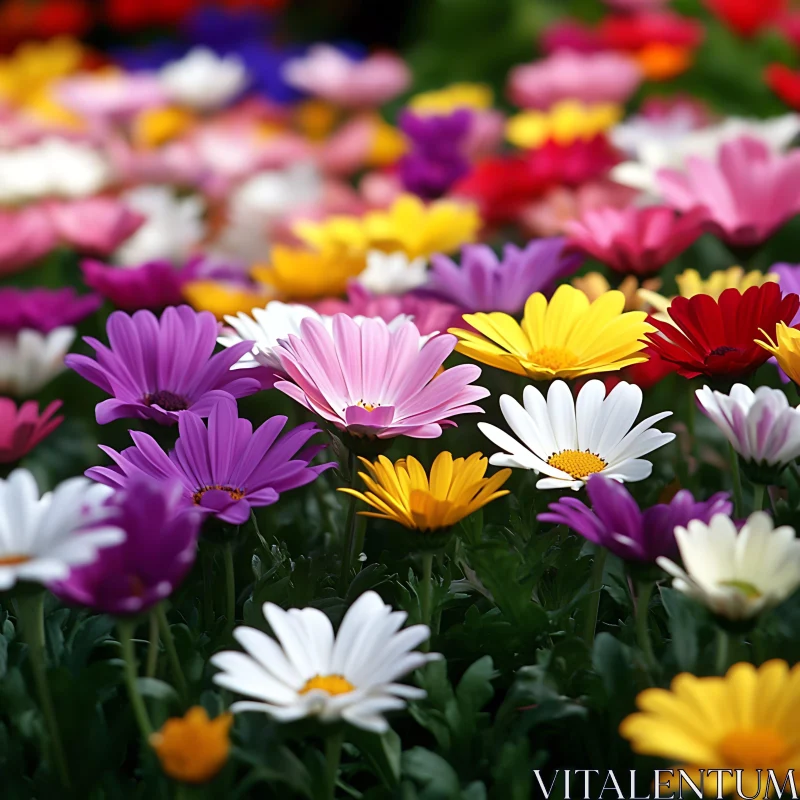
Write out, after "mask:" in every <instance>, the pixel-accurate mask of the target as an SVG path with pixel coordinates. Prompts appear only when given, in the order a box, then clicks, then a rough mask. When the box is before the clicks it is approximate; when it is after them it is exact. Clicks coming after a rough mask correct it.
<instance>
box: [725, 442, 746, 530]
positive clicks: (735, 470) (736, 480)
mask: <svg viewBox="0 0 800 800" xmlns="http://www.w3.org/2000/svg"><path fill="white" fill-rule="evenodd" d="M728 455H729V456H730V460H731V477H732V478H733V513H734V514H735V515H736V517H741V516H742V511H743V509H744V501H743V500H742V475H741V472H740V471H739V454H738V453H737V452H736V451H735V450H734V449H733V445H732V444H730V443H728Z"/></svg>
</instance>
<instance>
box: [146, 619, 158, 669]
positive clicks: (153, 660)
mask: <svg viewBox="0 0 800 800" xmlns="http://www.w3.org/2000/svg"><path fill="white" fill-rule="evenodd" d="M148 638H149V641H150V644H149V646H148V648H147V669H146V670H145V675H147V677H148V678H155V676H156V668H157V667H158V644H159V643H158V617H157V616H156V612H155V609H151V611H150V633H149V636H148Z"/></svg>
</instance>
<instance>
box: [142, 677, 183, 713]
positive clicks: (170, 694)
mask: <svg viewBox="0 0 800 800" xmlns="http://www.w3.org/2000/svg"><path fill="white" fill-rule="evenodd" d="M136 691H138V692H139V694H140V695H142V697H150V698H152V699H153V700H158V701H159V702H161V703H167V704H169V705H173V706H176V707H178V706H180V700H179V698H178V693H177V692H176V691H175V689H173V687H172V686H170V685H169V684H168V683H167V682H166V681H160V680H158V678H137V679H136Z"/></svg>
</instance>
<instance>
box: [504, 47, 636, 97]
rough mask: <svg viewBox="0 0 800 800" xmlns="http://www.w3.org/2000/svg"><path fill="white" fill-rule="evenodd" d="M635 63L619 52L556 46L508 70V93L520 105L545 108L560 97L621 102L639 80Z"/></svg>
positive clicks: (628, 95)
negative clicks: (546, 54)
mask: <svg viewBox="0 0 800 800" xmlns="http://www.w3.org/2000/svg"><path fill="white" fill-rule="evenodd" d="M643 77H644V76H643V74H642V70H641V68H640V67H639V65H638V64H637V63H636V62H635V61H634V60H633V59H632V58H629V57H628V56H626V55H623V54H621V53H611V52H609V53H577V52H574V51H570V50H560V51H558V52H556V53H554V54H553V55H551V56H549V57H548V58H545V59H543V60H541V61H536V62H534V63H533V64H521V65H520V66H518V67H514V69H512V70H511V72H510V74H509V80H508V96H509V98H510V99H511V102H513V103H515V104H516V105H518V106H522V107H524V108H542V109H547V108H550V106H552V105H554V104H555V103H558V102H559V101H561V100H577V101H580V102H582V103H586V104H587V105H592V104H598V103H619V104H622V103H625V102H627V101H628V100H629V99H630V97H631V95H632V94H633V93H634V92H635V91H636V89H637V88H638V87H639V84H640V83H641V82H642V80H643Z"/></svg>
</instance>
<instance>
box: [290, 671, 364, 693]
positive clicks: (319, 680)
mask: <svg viewBox="0 0 800 800" xmlns="http://www.w3.org/2000/svg"><path fill="white" fill-rule="evenodd" d="M355 688H356V687H355V686H353V684H352V683H350V681H348V680H347V678H345V677H344V676H343V675H315V676H314V677H313V678H309V679H308V680H307V681H306V682H305V685H304V686H303V688H302V689H301V690H300V691H299V694H308V693H309V692H310V691H313V690H314V689H322V691H323V692H327V693H328V694H329V695H331V696H332V697H333V696H334V695H337V694H347V693H348V692H353V691H355Z"/></svg>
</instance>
